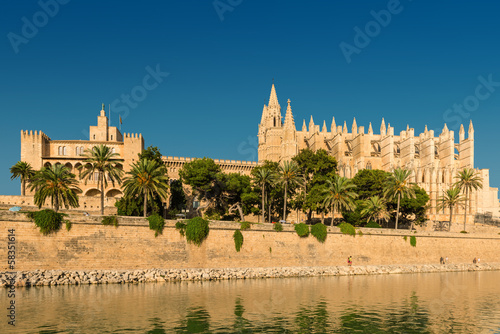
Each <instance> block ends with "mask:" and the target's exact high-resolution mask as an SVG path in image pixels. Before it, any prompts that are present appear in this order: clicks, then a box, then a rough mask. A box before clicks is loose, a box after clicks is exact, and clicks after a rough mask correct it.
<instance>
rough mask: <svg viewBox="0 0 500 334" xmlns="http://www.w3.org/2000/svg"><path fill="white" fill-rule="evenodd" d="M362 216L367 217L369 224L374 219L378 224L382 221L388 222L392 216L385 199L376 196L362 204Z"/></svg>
mask: <svg viewBox="0 0 500 334" xmlns="http://www.w3.org/2000/svg"><path fill="white" fill-rule="evenodd" d="M361 216H362V217H367V220H368V222H370V221H371V220H372V219H374V220H375V221H376V222H377V223H378V222H379V221H380V220H388V219H389V217H390V215H389V212H388V211H387V203H386V201H385V199H383V198H381V197H379V196H377V195H375V196H372V197H370V198H368V199H366V200H364V201H363V202H362V209H361Z"/></svg>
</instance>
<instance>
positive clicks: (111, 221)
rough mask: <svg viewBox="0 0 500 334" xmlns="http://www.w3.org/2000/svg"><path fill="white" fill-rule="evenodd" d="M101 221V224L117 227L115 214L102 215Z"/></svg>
mask: <svg viewBox="0 0 500 334" xmlns="http://www.w3.org/2000/svg"><path fill="white" fill-rule="evenodd" d="M101 223H102V224H103V225H114V226H115V227H118V218H117V217H116V216H115V215H113V216H105V217H102V221H101Z"/></svg>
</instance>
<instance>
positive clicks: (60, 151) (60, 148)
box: [57, 146, 63, 155]
mask: <svg viewBox="0 0 500 334" xmlns="http://www.w3.org/2000/svg"><path fill="white" fill-rule="evenodd" d="M57 155H63V148H62V146H59V147H58V148H57Z"/></svg>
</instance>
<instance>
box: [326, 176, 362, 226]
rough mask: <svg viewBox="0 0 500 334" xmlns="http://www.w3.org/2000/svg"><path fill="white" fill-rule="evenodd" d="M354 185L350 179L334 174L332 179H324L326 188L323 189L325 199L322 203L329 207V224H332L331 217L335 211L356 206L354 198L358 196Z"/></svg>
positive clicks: (351, 208)
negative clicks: (330, 214)
mask: <svg viewBox="0 0 500 334" xmlns="http://www.w3.org/2000/svg"><path fill="white" fill-rule="evenodd" d="M354 188H356V185H355V184H354V183H352V180H350V179H348V178H346V177H343V176H338V175H335V176H334V177H333V181H332V180H326V188H325V189H324V190H323V195H324V196H325V199H324V201H323V204H324V205H325V206H327V207H331V212H332V221H331V223H330V226H332V225H333V218H334V216H335V212H337V211H341V210H348V211H353V210H354V209H355V208H356V205H355V204H354V200H355V199H356V198H357V197H358V194H356V193H355V192H354V191H353V189H354Z"/></svg>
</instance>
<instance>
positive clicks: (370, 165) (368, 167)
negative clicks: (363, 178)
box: [366, 162, 372, 170]
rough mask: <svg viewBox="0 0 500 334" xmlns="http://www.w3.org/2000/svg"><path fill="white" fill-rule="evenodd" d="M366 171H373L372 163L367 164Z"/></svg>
mask: <svg viewBox="0 0 500 334" xmlns="http://www.w3.org/2000/svg"><path fill="white" fill-rule="evenodd" d="M366 169H370V170H371V169H372V164H371V162H368V163H367V164H366Z"/></svg>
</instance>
